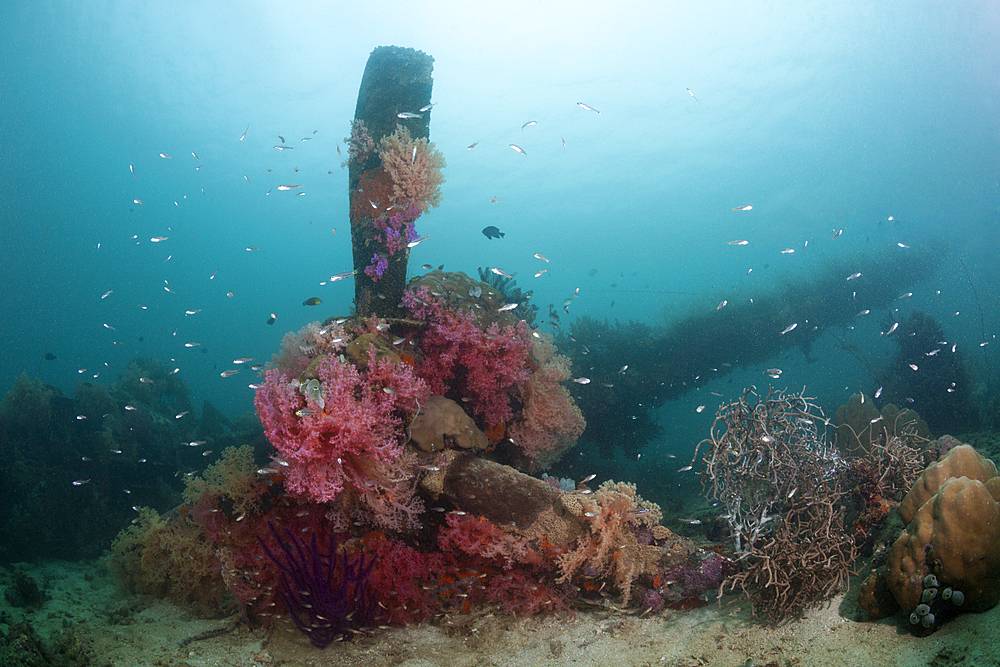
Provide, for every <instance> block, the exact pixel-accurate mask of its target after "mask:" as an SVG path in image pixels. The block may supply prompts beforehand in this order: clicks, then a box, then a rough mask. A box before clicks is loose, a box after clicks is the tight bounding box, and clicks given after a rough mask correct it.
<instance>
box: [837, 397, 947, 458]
mask: <svg viewBox="0 0 1000 667" xmlns="http://www.w3.org/2000/svg"><path fill="white" fill-rule="evenodd" d="M833 425H834V427H835V428H836V430H835V431H834V444H835V445H836V446H837V449H839V450H840V451H841V453H842V454H844V456H855V457H859V456H865V455H866V454H868V453H869V452H871V448H872V441H877V440H878V439H879V437H880V436H881V435H882V434H883V432H885V434H886V435H887V436H888V437H890V438H891V437H893V436H900V435H903V434H904V433H913V434H915V435H916V436H917V437H918V438H927V437H929V436H930V431H929V430H928V429H927V423H926V422H925V421H924V420H923V419H921V418H920V415H918V414H917V413H916V412H914V411H913V410H910V409H909V408H903V409H900V408H898V407H896V406H895V405H893V404H892V403H888V404H886V406H885V407H884V408H882V411H881V412H879V410H878V408H876V407H875V405H874V404H873V403H872V402H871V401H870V400H865V398H864V396H863V395H861V394H854V395H853V396H851V398H850V400H848V401H847V403H845V404H844V405H842V406H840V407H839V408H837V412H836V414H835V415H834V417H833Z"/></svg>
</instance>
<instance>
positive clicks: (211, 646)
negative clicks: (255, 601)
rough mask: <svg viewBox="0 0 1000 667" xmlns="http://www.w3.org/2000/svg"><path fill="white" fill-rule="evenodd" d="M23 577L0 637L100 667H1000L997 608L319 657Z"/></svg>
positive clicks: (560, 619) (643, 626)
mask: <svg viewBox="0 0 1000 667" xmlns="http://www.w3.org/2000/svg"><path fill="white" fill-rule="evenodd" d="M23 567H24V570H25V573H26V574H28V575H29V576H30V577H32V578H33V579H34V580H35V581H37V582H38V583H39V585H40V586H42V587H43V588H44V590H45V594H46V596H47V598H46V600H45V602H44V603H43V605H42V607H41V608H40V609H36V610H28V609H24V608H15V607H10V606H8V605H7V602H6V601H4V602H3V603H2V605H3V606H0V629H2V630H3V632H4V633H5V634H6V633H8V632H9V631H10V629H11V627H12V626H13V625H14V624H15V623H17V622H19V621H21V620H27V621H28V622H29V623H31V624H32V625H33V626H34V628H35V630H36V631H37V632H38V634H39V635H40V636H41V637H42V638H43V640H46V641H47V640H48V639H49V638H51V637H55V636H56V635H58V634H59V633H72V634H73V636H74V637H75V641H74V645H75V646H78V647H82V651H83V652H84V653H85V654H87V655H89V657H90V665H93V666H99V667H103V666H111V667H147V666H149V667H203V666H204V667H209V666H211V667H215V666H218V667H256V666H258V665H286V666H288V667H312V666H316V667H320V666H326V665H330V666H341V665H344V666H346V665H351V666H354V665H371V666H374V667H381V666H389V665H405V666H406V667H436V666H452V665H454V666H458V667H488V666H493V665H496V666H507V665H509V666H511V667H515V666H516V667H525V666H528V665H552V666H563V665H565V666H570V665H573V666H579V665H613V666H615V667H620V666H625V665H629V666H631V665H636V666H645V665H648V666H653V665H665V666H670V667H697V666H701V665H711V666H713V667H715V666H719V667H742V666H744V665H751V664H752V665H754V667H762V666H765V665H767V666H774V667H786V666H790V665H808V666H809V667H825V666H829V667H843V666H845V665H849V666H854V665H857V666H865V667H881V666H890V665H899V666H903V665H914V666H916V665H921V666H923V665H932V666H934V667H946V666H947V665H961V667H983V666H994V665H996V666H1000V607H998V608H994V609H993V610H991V611H989V612H986V613H984V614H967V615H964V616H960V617H958V618H957V619H954V620H952V621H950V622H949V623H948V624H947V625H945V626H944V627H943V628H941V629H940V630H939V631H937V632H935V633H934V634H932V635H930V636H928V637H923V638H919V637H914V636H912V635H911V634H910V633H909V631H908V630H907V629H906V628H903V627H901V625H900V624H899V621H898V620H897V619H895V618H893V619H887V620H884V621H879V622H864V621H862V622H859V621H856V620H854V619H856V618H860V617H861V615H862V614H861V612H860V611H859V610H858V608H857V604H856V595H854V594H852V593H847V594H843V595H840V596H838V597H836V598H834V599H833V600H832V601H830V602H828V603H826V604H824V605H822V606H821V607H818V608H815V609H812V610H810V611H808V612H807V613H806V614H805V616H804V618H802V619H800V620H796V621H792V622H789V623H785V624H783V625H780V626H777V627H771V626H765V625H761V624H759V623H757V622H755V621H754V620H753V619H752V617H751V616H750V612H749V605H748V604H747V603H746V602H745V601H744V600H741V599H738V598H736V597H731V598H727V599H725V600H724V601H723V605H722V609H719V607H718V606H717V605H714V604H713V605H709V606H707V607H702V608H700V609H696V610H691V611H680V612H677V611H666V612H664V613H663V614H660V615H657V616H653V617H651V618H637V617H636V616H634V615H626V614H621V613H619V612H615V611H611V610H594V611H584V612H578V613H576V614H575V615H561V616H548V617H543V618H538V619H520V618H512V617H509V616H506V615H504V614H502V613H490V612H488V611H483V612H482V613H479V614H476V615H473V616H469V617H467V618H464V619H456V622H455V624H454V625H452V626H450V627H442V626H440V625H430V624H423V625H419V626H412V627H407V628H401V629H392V630H385V631H379V632H378V633H377V634H375V635H372V636H361V637H358V638H356V639H355V640H354V641H351V642H343V643H337V644H333V645H331V646H329V647H327V648H325V649H318V648H315V647H313V646H312V645H311V644H310V643H309V641H308V639H307V638H306V637H305V636H304V635H302V634H301V633H300V632H298V630H296V629H295V628H294V627H292V626H291V625H290V624H281V623H278V624H276V626H275V627H274V628H273V629H272V630H271V631H269V632H268V631H264V630H261V629H258V630H253V631H251V630H248V629H247V628H246V626H245V625H242V624H238V623H236V622H235V620H236V619H223V620H205V619H199V618H196V617H193V616H191V615H190V613H188V612H187V611H186V610H185V609H182V608H180V607H178V606H176V605H173V604H170V603H168V602H164V601H161V600H155V599H150V598H135V597H128V596H123V595H121V594H120V593H119V592H118V591H117V590H116V587H115V584H114V582H113V581H112V580H111V579H110V578H109V577H108V576H107V574H106V573H104V572H103V570H102V569H101V568H100V566H98V565H96V564H86V563H48V564H39V565H25V566H23ZM8 580H9V577H8V576H4V577H2V579H0V581H4V582H6V581H8ZM219 631H221V634H216V633H217V632H219ZM748 661H752V662H748ZM81 664H83V663H81Z"/></svg>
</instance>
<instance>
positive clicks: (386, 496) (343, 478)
mask: <svg viewBox="0 0 1000 667" xmlns="http://www.w3.org/2000/svg"><path fill="white" fill-rule="evenodd" d="M316 372H317V375H318V377H319V382H320V385H321V387H322V392H321V398H322V400H321V401H319V400H317V399H316V397H315V396H314V395H312V394H311V393H310V392H309V391H303V390H302V385H300V384H299V383H298V381H297V380H292V379H290V378H288V377H287V376H285V375H283V374H281V373H280V372H279V371H278V370H274V369H272V370H269V371H267V373H266V374H265V382H264V385H263V386H262V387H261V388H260V389H258V390H257V394H256V396H255V398H254V404H255V405H256V407H257V414H258V416H259V417H260V420H261V422H262V423H263V424H264V429H265V431H266V433H267V437H268V440H270V441H271V444H273V445H274V447H275V449H277V450H278V452H279V453H280V454H281V456H282V457H283V458H284V459H285V461H286V462H287V463H288V467H287V469H286V470H285V476H286V485H287V487H288V489H289V491H291V492H292V493H295V494H298V495H300V496H303V497H305V498H306V499H309V500H313V501H316V502H330V501H332V500H334V499H336V498H338V496H339V495H340V494H341V492H343V491H345V490H347V491H349V492H350V496H351V497H352V498H356V499H357V501H358V502H359V503H360V505H361V508H362V509H367V510H369V512H370V513H371V514H372V515H373V516H372V517H371V518H372V519H373V520H374V521H375V522H376V523H378V524H379V525H382V526H383V527H386V528H390V529H400V528H404V527H413V526H414V525H415V523H416V515H417V514H419V512H420V511H421V507H420V502H419V500H418V499H417V498H416V497H415V496H414V495H413V492H412V489H411V487H410V485H409V480H410V478H411V477H412V473H411V472H410V470H409V469H408V463H409V462H408V461H406V460H405V459H404V457H403V441H404V440H405V432H404V430H403V429H402V426H401V425H402V418H401V416H400V414H401V413H403V412H415V411H416V409H417V404H418V401H420V400H422V399H424V398H426V396H427V386H426V385H425V384H424V383H423V381H421V380H420V379H419V378H417V377H415V376H414V375H413V373H412V371H411V369H410V368H409V367H408V366H406V365H403V364H395V365H393V364H392V362H391V361H390V360H389V359H387V358H384V359H381V360H376V359H375V356H374V352H371V356H370V358H369V371H368V373H367V374H366V375H365V376H362V375H361V374H360V373H359V372H358V370H357V369H356V368H355V367H354V366H353V365H352V364H349V363H345V362H342V361H339V360H338V359H336V358H334V357H327V358H326V359H324V360H322V361H321V362H320V363H319V364H318V365H317V367H316Z"/></svg>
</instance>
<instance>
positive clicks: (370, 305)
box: [345, 46, 445, 317]
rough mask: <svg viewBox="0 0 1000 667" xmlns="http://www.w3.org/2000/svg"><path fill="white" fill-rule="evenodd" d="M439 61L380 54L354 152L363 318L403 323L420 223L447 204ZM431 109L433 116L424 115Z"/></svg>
mask: <svg viewBox="0 0 1000 667" xmlns="http://www.w3.org/2000/svg"><path fill="white" fill-rule="evenodd" d="M433 69H434V58H432V57H431V56H429V55H427V54H426V53H424V52H422V51H417V50H416V49H409V48H401V47H397V46H380V47H378V48H376V49H375V50H374V51H372V53H371V55H370V56H369V57H368V63H367V65H366V66H365V73H364V76H363V77H362V79H361V86H360V89H359V91H358V103H357V107H356V108H355V111H354V120H353V122H352V124H351V136H350V137H349V138H348V139H346V140H345V141H346V142H347V144H348V151H349V155H350V157H349V158H348V160H347V162H346V163H345V164H346V165H347V166H348V193H349V195H350V200H351V209H350V211H351V213H350V215H351V246H352V248H353V253H354V269H355V271H356V273H355V274H354V295H355V306H356V308H357V312H358V313H359V314H361V315H372V314H378V315H381V316H383V317H387V316H394V315H398V313H399V307H398V305H397V304H398V303H399V299H400V297H401V296H402V293H403V287H404V286H405V283H406V264H407V260H408V259H409V254H410V248H411V247H413V246H414V245H416V244H417V243H419V242H420V241H421V240H423V239H422V237H420V236H419V235H418V234H417V232H416V228H415V223H416V220H417V218H419V217H420V215H421V214H422V213H423V212H425V211H426V210H427V209H428V208H429V207H431V206H437V205H438V204H439V203H440V201H441V192H440V186H441V183H443V182H444V177H443V176H442V175H441V168H442V167H444V166H445V161H444V157H443V156H442V155H441V152H440V151H438V150H437V149H435V147H434V144H433V143H430V142H428V140H427V137H428V135H429V133H430V106H429V105H430V100H431V90H432V88H433V85H434V82H433V79H432V77H431V73H432V71H433ZM423 108H427V112H417V110H418V109H423Z"/></svg>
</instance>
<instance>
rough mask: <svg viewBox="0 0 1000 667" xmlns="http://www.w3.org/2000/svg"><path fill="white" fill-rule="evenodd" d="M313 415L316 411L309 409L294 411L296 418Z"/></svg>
mask: <svg viewBox="0 0 1000 667" xmlns="http://www.w3.org/2000/svg"><path fill="white" fill-rule="evenodd" d="M314 414H316V411H315V410H312V409H310V408H300V409H298V410H296V411H295V416H296V417H308V416H309V415H314Z"/></svg>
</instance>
